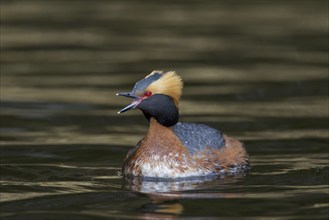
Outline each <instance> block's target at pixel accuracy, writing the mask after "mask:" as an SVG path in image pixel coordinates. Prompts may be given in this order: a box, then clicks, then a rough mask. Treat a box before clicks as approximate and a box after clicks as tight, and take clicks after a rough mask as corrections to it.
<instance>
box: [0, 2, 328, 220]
mask: <svg viewBox="0 0 329 220" xmlns="http://www.w3.org/2000/svg"><path fill="white" fill-rule="evenodd" d="M153 69H164V70H176V71H177V72H178V73H179V74H180V75H181V76H182V77H183V79H184V81H185V89H184V94H183V97H182V102H181V109H180V110H181V121H184V122H201V123H206V124H208V125H210V126H213V127H216V128H218V129H220V130H222V131H223V132H225V133H226V134H229V135H230V136H234V137H236V138H238V139H240V140H241V141H243V142H244V143H245V145H246V147H247V150H248V152H249V154H250V160H251V164H252V169H251V171H250V172H249V173H247V174H246V175H244V176H237V177H226V178H219V179H216V180H194V181H190V182H171V183H170V182H158V183H154V182H125V181H124V180H123V179H122V177H121V176H120V168H121V163H122V161H123V158H124V157H125V155H126V153H127V152H128V150H129V149H130V148H131V147H132V146H134V145H135V144H136V143H137V142H138V141H139V139H141V138H142V137H143V135H144V134H145V132H146V130H147V122H146V120H145V119H144V117H143V116H142V114H141V113H140V112H139V111H137V110H136V111H132V112H128V113H125V114H122V115H117V114H116V112H117V111H118V110H119V109H121V108H122V107H123V106H125V105H126V104H128V100H126V99H124V98H119V97H116V96H115V93H116V92H121V91H126V90H129V89H131V88H132V86H133V84H134V83H135V82H136V81H137V80H139V79H141V78H143V77H144V76H145V75H146V74H148V73H149V72H151V71H152V70H153ZM328 111H329V110H328V1H321V0H316V1H312V0H310V1H297V0H290V1H289V0H288V1H280V0H279V1H266V0H264V1H248V2H247V1H210V0H205V1H181V2H176V1H161V2H151V1H101V0H98V1H96V0H95V1H73V0H71V1H37V0H35V1H28V0H25V1H14V0H13V1H9V0H8V1H1V204H0V211H1V219H33V220H34V219H175V218H178V219H190V218H191V219H205V218H206V219H327V218H328V215H329V214H328V208H329V200H328V194H329V190H328ZM157 191H158V192H157ZM159 191H161V192H159ZM168 200H170V201H168Z"/></svg>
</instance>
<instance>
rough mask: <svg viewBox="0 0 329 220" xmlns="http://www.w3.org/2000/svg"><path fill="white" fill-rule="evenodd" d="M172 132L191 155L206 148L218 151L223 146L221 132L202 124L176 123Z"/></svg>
mask: <svg viewBox="0 0 329 220" xmlns="http://www.w3.org/2000/svg"><path fill="white" fill-rule="evenodd" d="M173 131H174V133H175V134H176V135H177V137H178V138H179V139H180V141H181V142H182V143H183V144H184V145H185V147H186V148H187V149H188V151H189V152H190V153H191V154H194V153H196V152H197V151H200V150H203V149H204V148H206V147H210V148H214V149H220V148H221V147H223V146H224V145H225V141H224V136H223V134H222V132H220V131H218V130H217V129H214V128H211V127H209V126H207V125H204V124H195V123H181V122H178V123H177V124H176V125H174V126H173Z"/></svg>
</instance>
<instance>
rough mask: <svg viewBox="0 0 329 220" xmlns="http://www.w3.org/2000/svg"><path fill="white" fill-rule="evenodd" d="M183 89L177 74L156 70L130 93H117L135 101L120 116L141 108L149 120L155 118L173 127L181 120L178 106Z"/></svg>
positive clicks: (139, 82) (122, 110)
mask: <svg viewBox="0 0 329 220" xmlns="http://www.w3.org/2000/svg"><path fill="white" fill-rule="evenodd" d="M182 89H183V81H182V79H181V78H180V77H179V76H178V75H177V74H176V72H174V71H170V72H166V73H163V72H162V71H158V70H155V71H153V72H152V73H151V74H149V75H148V76H146V77H145V78H144V79H142V80H140V81H138V82H137V83H136V84H135V86H134V88H133V89H132V90H131V91H130V92H127V93H117V95H119V96H125V97H128V98H132V99H133V101H132V103H131V104H130V105H128V106H126V107H125V108H123V109H121V110H120V111H119V112H118V114H120V113H123V112H126V111H128V110H130V109H134V108H139V109H141V110H142V111H143V113H144V115H145V117H146V118H147V119H150V118H151V117H154V118H155V119H156V120H157V121H158V122H159V123H160V124H162V125H164V126H167V127H169V126H173V125H175V124H176V123H177V122H178V118H179V113H178V104H179V99H180V96H181V94H182Z"/></svg>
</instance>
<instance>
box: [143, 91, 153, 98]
mask: <svg viewBox="0 0 329 220" xmlns="http://www.w3.org/2000/svg"><path fill="white" fill-rule="evenodd" d="M151 95H152V92H150V91H145V92H144V96H146V97H149V96H151Z"/></svg>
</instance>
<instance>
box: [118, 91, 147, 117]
mask: <svg viewBox="0 0 329 220" xmlns="http://www.w3.org/2000/svg"><path fill="white" fill-rule="evenodd" d="M116 95H117V96H124V97H128V98H132V99H134V100H133V102H132V103H131V104H130V105H128V106H126V107H124V108H123V109H121V110H120V111H118V114H121V113H124V112H126V111H129V110H130V109H134V108H136V107H137V105H138V104H139V103H140V102H141V101H142V98H140V97H138V96H135V95H132V94H130V93H129V92H128V93H117V94H116Z"/></svg>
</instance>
